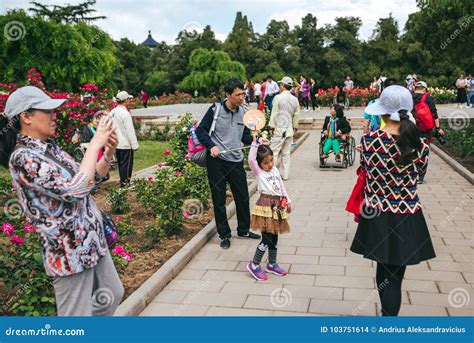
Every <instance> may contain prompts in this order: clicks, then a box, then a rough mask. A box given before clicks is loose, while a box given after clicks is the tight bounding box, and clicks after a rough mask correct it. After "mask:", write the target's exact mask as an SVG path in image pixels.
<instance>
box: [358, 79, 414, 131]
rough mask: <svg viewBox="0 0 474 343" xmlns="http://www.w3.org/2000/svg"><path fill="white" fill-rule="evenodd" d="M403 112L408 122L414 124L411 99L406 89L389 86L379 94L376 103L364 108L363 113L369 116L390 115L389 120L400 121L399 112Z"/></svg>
mask: <svg viewBox="0 0 474 343" xmlns="http://www.w3.org/2000/svg"><path fill="white" fill-rule="evenodd" d="M402 110H405V111H407V112H408V113H407V114H408V117H409V119H410V121H412V122H413V123H415V118H414V117H413V114H412V113H411V111H412V110H413V97H412V95H411V93H410V91H409V90H408V89H406V88H405V87H402V86H397V85H393V86H389V87H387V88H385V89H384V90H383V92H382V94H380V98H379V100H378V101H376V102H374V103H372V104H370V105H369V106H367V107H366V108H365V113H367V114H371V115H385V114H388V115H390V119H392V120H394V121H400V114H399V111H402Z"/></svg>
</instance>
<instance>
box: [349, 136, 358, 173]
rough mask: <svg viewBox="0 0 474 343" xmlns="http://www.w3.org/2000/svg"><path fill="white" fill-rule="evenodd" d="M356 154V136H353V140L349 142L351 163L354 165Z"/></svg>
mask: <svg viewBox="0 0 474 343" xmlns="http://www.w3.org/2000/svg"><path fill="white" fill-rule="evenodd" d="M355 156H356V147H355V138H354V137H351V141H350V143H349V165H351V166H352V165H353V164H354V162H355Z"/></svg>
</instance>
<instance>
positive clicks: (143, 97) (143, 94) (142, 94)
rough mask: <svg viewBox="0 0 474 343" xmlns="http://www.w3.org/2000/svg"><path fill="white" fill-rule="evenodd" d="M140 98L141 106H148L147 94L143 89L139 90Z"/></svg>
mask: <svg viewBox="0 0 474 343" xmlns="http://www.w3.org/2000/svg"><path fill="white" fill-rule="evenodd" d="M140 99H141V101H142V102H143V107H145V108H147V107H148V94H147V92H145V91H144V90H143V89H142V90H141V91H140Z"/></svg>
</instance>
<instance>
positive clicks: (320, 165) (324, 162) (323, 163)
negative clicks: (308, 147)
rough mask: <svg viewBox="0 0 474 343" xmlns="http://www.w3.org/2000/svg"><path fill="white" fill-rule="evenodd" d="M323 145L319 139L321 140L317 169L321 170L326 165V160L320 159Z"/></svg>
mask: <svg viewBox="0 0 474 343" xmlns="http://www.w3.org/2000/svg"><path fill="white" fill-rule="evenodd" d="M323 144H324V141H323V139H322V138H321V140H320V141H319V168H323V167H324V166H325V165H326V159H325V158H322V157H321V156H322V154H323Z"/></svg>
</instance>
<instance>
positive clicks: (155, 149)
mask: <svg viewBox="0 0 474 343" xmlns="http://www.w3.org/2000/svg"><path fill="white" fill-rule="evenodd" d="M138 144H139V145H140V147H139V148H138V150H137V151H136V152H135V159H134V162H133V171H134V172H137V171H139V170H142V169H145V168H148V167H151V166H153V165H156V164H158V163H160V162H164V160H165V158H164V156H165V155H164V153H163V152H164V151H165V150H166V149H171V144H170V143H169V142H157V141H139V142H138ZM110 178H111V179H114V178H118V168H117V167H116V166H115V167H114V169H113V170H111V171H110Z"/></svg>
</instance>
